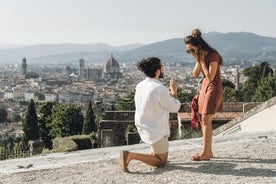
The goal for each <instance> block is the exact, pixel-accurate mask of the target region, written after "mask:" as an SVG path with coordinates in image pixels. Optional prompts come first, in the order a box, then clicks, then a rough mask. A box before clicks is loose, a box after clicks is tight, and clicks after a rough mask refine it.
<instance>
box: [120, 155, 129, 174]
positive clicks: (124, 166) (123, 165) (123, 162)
mask: <svg viewBox="0 0 276 184" xmlns="http://www.w3.org/2000/svg"><path fill="white" fill-rule="evenodd" d="M127 156H128V151H121V152H120V166H121V169H122V171H124V172H129V170H128V168H127V163H126V162H127Z"/></svg>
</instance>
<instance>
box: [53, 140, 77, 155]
mask: <svg viewBox="0 0 276 184" xmlns="http://www.w3.org/2000/svg"><path fill="white" fill-rule="evenodd" d="M77 150H78V145H77V143H76V142H75V141H73V140H72V138H71V137H56V138H55V139H54V140H53V149H52V150H51V152H69V151H77Z"/></svg>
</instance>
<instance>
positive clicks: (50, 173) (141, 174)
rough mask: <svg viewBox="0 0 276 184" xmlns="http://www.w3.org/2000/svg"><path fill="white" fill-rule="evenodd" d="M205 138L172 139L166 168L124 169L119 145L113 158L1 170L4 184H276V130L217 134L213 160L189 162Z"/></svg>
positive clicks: (138, 166)
mask: <svg viewBox="0 0 276 184" xmlns="http://www.w3.org/2000/svg"><path fill="white" fill-rule="evenodd" d="M189 142H190V143H191V142H192V143H197V144H198V146H196V145H195V144H189ZM201 142H202V139H191V140H181V141H171V142H170V146H171V148H170V151H171V152H170V155H169V163H168V166H166V167H164V168H154V167H150V166H147V165H145V164H143V163H141V162H139V161H133V162H131V163H130V164H129V170H130V172H131V173H124V172H122V171H121V170H120V167H119V160H118V159H119V151H118V149H114V152H116V153H114V155H115V156H114V158H110V159H108V158H107V159H105V160H98V161H86V162H83V163H80V164H68V165H64V166H61V167H58V168H57V167H54V168H49V169H41V170H30V171H29V170H28V169H25V170H22V171H20V172H8V173H5V172H0V184H14V183H15V184H21V183H28V184H29V183H30V184H44V183H47V184H48V183H49V184H52V183H55V184H61V183H64V184H82V183H87V184H90V183H100V184H101V183H114V184H116V183H118V184H122V183H132V184H136V183H141V184H142V183H143V184H145V183H147V184H151V183H159V184H162V183H164V184H168V183H170V184H171V183H177V184H179V183H187V184H189V183H193V184H194V183H213V184H216V183H217V184H222V183H231V184H235V183H254V184H255V183H265V184H268V183H273V184H275V183H276V153H275V150H276V133H274V132H265V133H260V134H250V135H235V136H230V137H229V136H221V137H216V138H215V139H214V156H215V157H214V158H213V159H212V160H211V161H201V162H192V161H190V160H189V158H190V156H191V155H193V154H194V153H197V152H198V151H199V150H200V148H199V147H200V146H201ZM125 148H127V147H125ZM110 150H111V151H112V149H110ZM110 150H108V151H110ZM143 152H144V150H143ZM91 153H93V152H91ZM98 154H100V153H98ZM29 159H32V158H29ZM56 159H58V158H56ZM80 159H81V158H80ZM2 163H3V164H5V163H6V162H5V161H2ZM0 164H1V161H0ZM33 164H35V163H33ZM1 165H2V164H1ZM0 167H1V166H0Z"/></svg>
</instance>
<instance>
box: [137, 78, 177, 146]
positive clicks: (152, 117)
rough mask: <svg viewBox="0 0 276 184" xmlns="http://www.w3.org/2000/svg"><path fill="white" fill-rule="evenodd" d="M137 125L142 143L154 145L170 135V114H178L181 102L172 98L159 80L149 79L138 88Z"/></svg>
mask: <svg viewBox="0 0 276 184" xmlns="http://www.w3.org/2000/svg"><path fill="white" fill-rule="evenodd" d="M134 99H135V108H136V111H135V125H136V127H137V130H138V132H139V134H140V137H141V139H142V141H144V142H145V143H148V144H153V143H155V142H157V141H159V140H160V139H161V138H162V137H164V136H166V135H167V136H169V135H170V128H169V113H170V112H178V110H179V108H180V105H181V103H180V101H179V100H178V99H175V98H173V97H171V95H170V92H169V89H167V88H166V87H165V86H164V85H163V84H162V83H161V82H160V81H159V80H157V79H154V78H149V77H147V78H146V79H145V80H143V81H141V82H140V83H139V84H138V85H137V86H136V92H135V96H134Z"/></svg>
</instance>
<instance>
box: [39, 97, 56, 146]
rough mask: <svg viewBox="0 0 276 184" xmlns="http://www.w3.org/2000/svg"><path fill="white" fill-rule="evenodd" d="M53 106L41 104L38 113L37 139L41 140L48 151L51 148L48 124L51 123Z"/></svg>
mask: <svg viewBox="0 0 276 184" xmlns="http://www.w3.org/2000/svg"><path fill="white" fill-rule="evenodd" d="M53 106H54V103H53V102H46V103H44V104H42V106H41V108H40V110H39V113H38V114H39V116H38V127H39V137H40V138H41V139H42V140H43V142H44V144H45V147H46V148H49V149H51V148H52V137H51V136H50V135H49V132H50V127H49V124H50V123H51V121H52V119H51V115H52V108H53Z"/></svg>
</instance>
